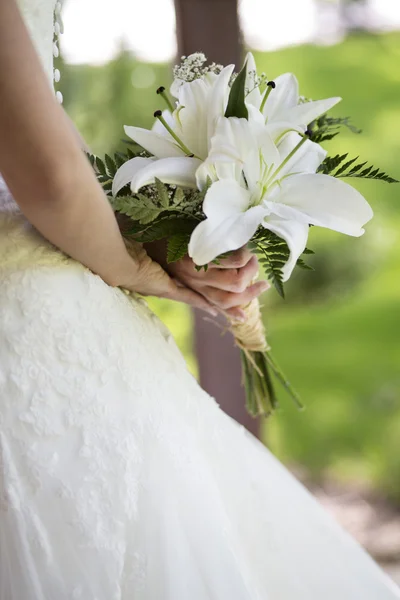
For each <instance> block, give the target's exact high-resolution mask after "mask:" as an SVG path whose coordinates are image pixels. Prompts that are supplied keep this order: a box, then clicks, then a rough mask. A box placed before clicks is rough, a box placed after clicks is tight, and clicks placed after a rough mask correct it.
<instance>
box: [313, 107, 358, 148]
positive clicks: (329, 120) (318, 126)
mask: <svg viewBox="0 0 400 600" xmlns="http://www.w3.org/2000/svg"><path fill="white" fill-rule="evenodd" d="M341 127H346V128H347V129H349V130H350V131H351V132H352V133H361V129H358V128H357V127H355V126H354V125H353V124H352V123H350V117H328V115H327V114H324V115H321V116H320V117H318V119H316V120H315V121H313V122H312V123H310V124H309V127H308V129H309V132H310V139H311V140H312V141H313V142H316V143H318V144H320V143H321V142H325V141H328V140H332V139H333V138H334V137H336V136H337V135H338V134H339V133H340V128H341Z"/></svg>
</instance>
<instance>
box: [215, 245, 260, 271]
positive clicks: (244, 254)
mask: <svg viewBox="0 0 400 600" xmlns="http://www.w3.org/2000/svg"><path fill="white" fill-rule="evenodd" d="M252 256H253V254H252V253H251V252H250V250H249V249H248V248H247V246H243V248H239V249H238V250H235V252H232V254H230V255H229V256H227V257H226V258H222V259H221V260H220V261H219V262H218V264H215V263H210V264H209V265H208V268H209V269H241V268H242V267H245V266H246V265H247V263H248V262H249V260H251V257H252Z"/></svg>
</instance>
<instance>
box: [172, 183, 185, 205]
mask: <svg viewBox="0 0 400 600" xmlns="http://www.w3.org/2000/svg"><path fill="white" fill-rule="evenodd" d="M184 199H185V194H184V193H183V190H182V188H180V187H177V188H176V190H175V194H174V200H173V204H174V205H175V206H179V204H181V203H182V202H183V200H184Z"/></svg>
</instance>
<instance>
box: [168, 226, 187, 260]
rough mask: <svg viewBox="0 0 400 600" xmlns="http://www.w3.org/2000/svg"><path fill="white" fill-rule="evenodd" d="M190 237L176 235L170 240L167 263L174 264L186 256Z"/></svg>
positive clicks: (183, 234)
mask: <svg viewBox="0 0 400 600" xmlns="http://www.w3.org/2000/svg"><path fill="white" fill-rule="evenodd" d="M189 240H190V235H188V234H187V233H176V234H175V235H173V236H171V237H170V238H169V239H168V244H167V262H168V263H173V262H177V261H178V260H181V259H182V258H184V256H186V254H187V251H188V245H189Z"/></svg>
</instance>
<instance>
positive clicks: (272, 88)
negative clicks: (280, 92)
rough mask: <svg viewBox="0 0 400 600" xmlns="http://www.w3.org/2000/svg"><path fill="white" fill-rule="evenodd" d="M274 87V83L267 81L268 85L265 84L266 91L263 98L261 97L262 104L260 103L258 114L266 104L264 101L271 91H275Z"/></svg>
mask: <svg viewBox="0 0 400 600" xmlns="http://www.w3.org/2000/svg"><path fill="white" fill-rule="evenodd" d="M275 87H276V84H275V81H268V83H267V89H266V90H265V94H264V97H263V99H262V102H261V106H260V112H262V111H263V109H264V106H265V103H266V101H267V99H268V96H269V95H270V93H271V91H272V90H274V89H275Z"/></svg>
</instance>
